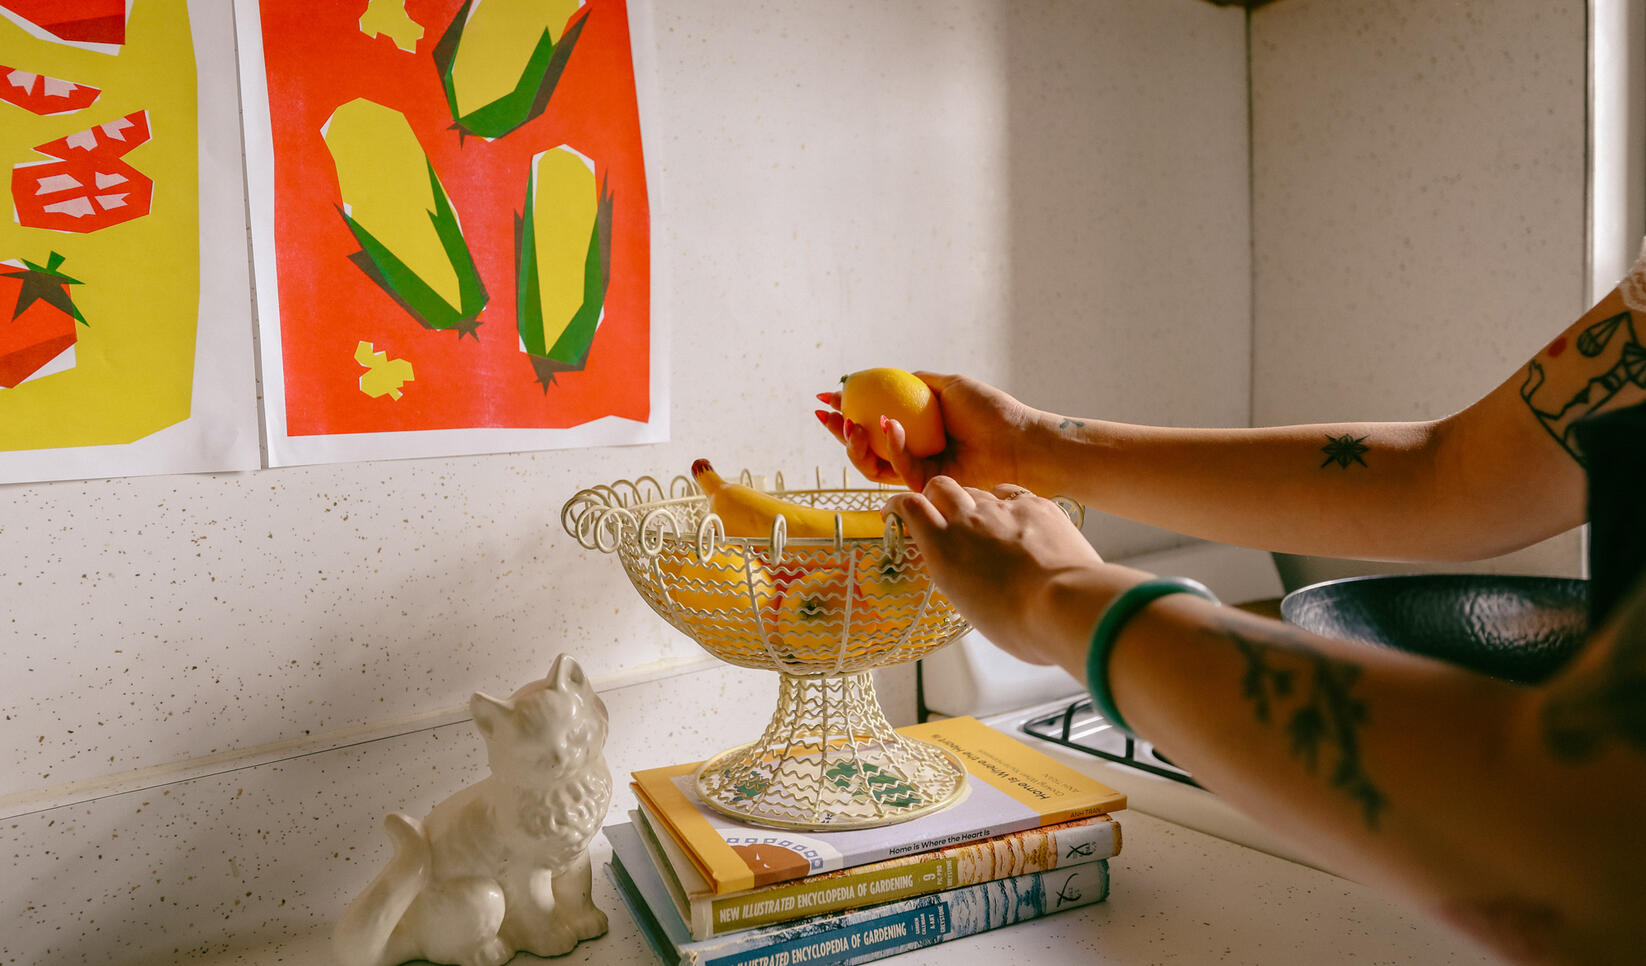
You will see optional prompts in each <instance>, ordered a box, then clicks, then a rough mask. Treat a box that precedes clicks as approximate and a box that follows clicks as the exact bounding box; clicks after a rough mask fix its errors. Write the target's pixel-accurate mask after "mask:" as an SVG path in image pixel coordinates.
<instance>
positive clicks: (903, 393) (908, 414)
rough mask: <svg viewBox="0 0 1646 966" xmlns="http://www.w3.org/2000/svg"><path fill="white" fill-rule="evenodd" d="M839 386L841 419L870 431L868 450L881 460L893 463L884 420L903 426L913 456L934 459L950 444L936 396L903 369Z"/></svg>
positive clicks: (862, 375)
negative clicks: (881, 418)
mask: <svg viewBox="0 0 1646 966" xmlns="http://www.w3.org/2000/svg"><path fill="white" fill-rule="evenodd" d="M840 383H841V386H840V412H841V415H843V416H845V417H846V418H847V419H849V420H851V421H852V422H854V423H857V424H858V425H859V426H865V427H868V430H869V448H870V449H872V450H874V452H875V455H876V456H879V457H880V458H881V459H890V456H889V455H888V453H889V446H888V445H887V442H886V434H885V432H883V431H882V430H881V428H880V417H882V416H888V417H890V418H892V419H895V420H897V421H898V422H900V423H902V424H903V431H904V434H905V437H906V438H905V442H906V444H907V446H908V450H909V453H910V455H912V456H935V455H937V454H938V453H941V452H943V447H944V446H946V445H947V444H948V437H947V436H946V435H945V434H944V432H943V412H942V410H941V409H940V408H939V406H938V402H937V396H936V395H935V394H933V393H932V390H931V387H930V386H928V385H926V384H925V383H924V382H921V381H920V377H919V376H916V375H915V374H914V373H912V372H906V371H904V370H902V369H889V368H878V369H864V370H862V371H860V372H854V373H852V374H851V375H849V376H847V377H845V378H844V379H842V380H840Z"/></svg>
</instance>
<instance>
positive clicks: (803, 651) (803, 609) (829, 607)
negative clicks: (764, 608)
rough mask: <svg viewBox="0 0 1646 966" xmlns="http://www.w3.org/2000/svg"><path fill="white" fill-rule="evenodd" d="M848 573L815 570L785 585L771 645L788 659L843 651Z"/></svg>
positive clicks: (814, 658) (822, 656) (815, 657)
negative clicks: (841, 649)
mask: <svg viewBox="0 0 1646 966" xmlns="http://www.w3.org/2000/svg"><path fill="white" fill-rule="evenodd" d="M846 593H847V590H846V573H845V571H844V570H841V569H833V568H831V569H825V570H814V571H812V572H811V573H808V574H806V575H805V576H804V577H801V578H800V579H799V580H797V581H795V582H794V583H792V584H790V585H789V586H788V587H786V588H784V590H783V593H782V599H781V600H780V601H779V602H778V604H777V607H776V610H775V616H776V621H775V624H776V627H775V628H773V634H772V645H773V647H775V648H776V650H777V652H778V655H779V656H780V657H783V658H785V659H788V660H793V659H797V658H798V659H800V660H810V661H821V660H825V659H827V658H830V657H832V656H833V655H835V654H837V653H838V652H839V651H840V648H841V645H842V640H843V638H844V636H845V633H846Z"/></svg>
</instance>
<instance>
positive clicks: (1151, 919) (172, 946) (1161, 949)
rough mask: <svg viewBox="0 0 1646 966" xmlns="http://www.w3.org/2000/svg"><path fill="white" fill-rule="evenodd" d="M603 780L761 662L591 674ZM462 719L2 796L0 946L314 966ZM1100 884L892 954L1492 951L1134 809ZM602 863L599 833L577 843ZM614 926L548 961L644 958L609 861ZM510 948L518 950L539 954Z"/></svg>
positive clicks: (734, 691)
mask: <svg viewBox="0 0 1646 966" xmlns="http://www.w3.org/2000/svg"><path fill="white" fill-rule="evenodd" d="M601 693H602V697H603V698H604V700H605V701H606V704H607V706H608V707H609V708H610V710H611V718H612V722H613V732H612V737H611V739H610V741H609V742H608V744H607V749H606V752H607V758H608V760H609V761H610V763H611V768H612V772H613V775H614V777H615V778H617V779H618V781H617V792H616V795H615V797H614V800H613V802H612V807H611V811H610V814H609V817H608V823H609V822H617V821H623V820H624V818H623V817H624V815H625V813H626V812H627V810H628V809H630V808H632V807H634V801H633V795H632V793H631V792H630V791H629V790H628V787H627V783H626V782H624V781H623V780H622V779H623V778H624V777H626V775H627V773H628V771H630V770H632V769H634V768H639V767H650V766H654V765H657V764H662V763H667V762H670V761H689V760H693V758H694V757H700V756H702V755H703V754H704V753H706V752H709V751H713V750H718V749H719V748H722V747H726V746H728V745H730V744H732V743H734V742H735V741H736V740H746V736H747V735H749V734H751V733H758V729H759V728H760V727H762V726H763V725H764V723H765V719H766V717H767V716H768V715H769V713H770V709H771V700H772V697H773V686H772V681H771V676H769V675H764V674H758V673H750V672H747V671H742V670H740V669H736V668H730V667H727V666H724V665H717V666H707V667H703V668H701V669H690V670H689V671H687V672H686V673H680V674H673V675H671V676H665V677H657V678H654V679H649V680H640V681H631V682H624V683H619V684H614V685H611V686H609V687H606V686H603V687H602V691H601ZM484 768H485V766H484V755H483V753H482V751H481V748H480V743H479V740H478V738H477V736H476V735H475V732H474V728H473V725H472V723H470V722H468V721H466V720H456V721H452V722H450V723H446V724H442V725H440V726H437V727H430V728H422V729H418V730H414V731H409V732H407V733H404V734H399V735H394V736H389V737H381V738H377V739H374V740H363V741H358V742H355V743H352V744H348V745H344V746H340V747H334V748H328V749H324V750H316V751H313V752H310V753H306V754H299V755H286V756H284V757H276V758H273V759H272V760H267V761H255V762H249V763H242V764H239V765H236V766H234V767H225V768H224V769H223V770H221V771H219V772H217V773H215V774H210V775H203V776H198V777H191V778H187V779H186V780H176V781H157V782H155V783H154V784H153V785H151V786H149V787H145V788H141V789H135V790H130V791H122V792H118V793H109V794H102V795H89V796H87V797H86V798H84V799H83V800H79V801H75V802H72V803H65V804H60V805H57V806H55V807H50V808H41V809H38V810H35V811H28V812H22V813H14V814H12V815H10V816H7V817H5V819H4V821H3V822H0V835H3V836H4V842H3V845H4V851H5V853H6V854H7V855H8V857H9V860H10V861H9V874H8V876H7V877H6V880H5V882H4V883H3V884H0V921H4V922H6V923H7V928H6V929H5V930H4V931H3V932H0V964H5V966H10V964H26V966H57V964H64V963H91V964H96V966H126V964H132V966H157V964H166V966H172V964H179V963H185V962H187V963H211V964H225V966H227V964H244V966H276V964H281V966H284V964H299V966H321V964H325V963H327V962H329V961H330V959H329V955H328V951H327V950H328V942H329V936H330V932H331V923H332V921H333V919H334V918H335V917H336V916H337V914H338V912H339V911H340V910H341V909H342V908H343V906H344V905H346V904H347V902H348V901H349V900H350V899H351V898H352V897H353V896H354V895H355V894H356V893H357V892H358V891H359V890H360V889H361V888H362V887H364V885H365V884H366V882H368V881H369V880H370V879H371V877H372V876H373V875H375V874H376V872H377V870H378V869H379V868H380V867H381V864H382V862H383V861H385V860H386V858H387V856H388V843H387V840H386V839H385V838H384V836H383V834H382V830H381V823H382V817H383V815H385V814H386V813H388V812H390V811H395V810H404V811H408V812H411V813H413V814H419V815H420V814H423V813H424V812H426V810H427V809H428V807H430V806H431V805H433V804H434V803H435V802H437V801H439V800H440V799H442V798H444V797H446V796H447V795H450V794H451V793H452V792H454V791H456V790H457V789H458V788H461V787H463V786H464V785H465V784H468V783H469V782H472V781H474V780H476V779H477V778H479V777H481V776H482V775H483V774H484ZM1119 818H1120V822H1121V826H1122V828H1123V830H1124V836H1125V837H1124V847H1123V850H1122V852H1121V854H1120V856H1119V857H1117V858H1116V859H1115V860H1114V862H1113V864H1112V866H1111V869H1112V889H1111V893H1110V897H1109V899H1108V901H1106V902H1104V903H1101V904H1099V905H1097V906H1093V907H1089V908H1086V909H1079V910H1074V911H1071V912H1066V913H1063V914H1061V915H1057V916H1052V917H1049V918H1047V919H1043V920H1039V921H1036V922H1031V923H1023V924H1019V925H1016V926H1012V927H1008V928H1006V929H1002V930H998V931H995V932H991V933H984V934H982V935H979V936H973V937H968V938H966V939H961V940H956V941H953V942H950V943H945V944H942V945H939V946H936V947H932V948H930V949H924V950H917V951H915V952H912V953H907V954H904V955H903V956H901V957H897V958H894V959H892V960H887V962H894V963H896V964H897V966H936V964H940V963H941V964H952V963H956V962H963V963H973V962H976V963H1007V962H1010V963H1013V964H1014V966H1042V964H1044V966H1058V964H1082V966H1085V964H1093V963H1113V964H1152V963H1185V964H1201V963H1213V962H1216V963H1235V964H1239V963H1249V964H1254V966H1255V964H1263V966H1283V964H1288V963H1297V964H1308V966H1315V964H1321V963H1341V962H1351V961H1352V962H1355V963H1423V964H1431V963H1433V964H1442V963H1486V962H1489V960H1487V959H1486V958H1485V957H1484V956H1482V955H1480V954H1479V953H1477V952H1476V951H1475V950H1473V949H1472V948H1471V947H1469V946H1468V945H1467V944H1466V943H1465V942H1464V941H1463V940H1461V939H1459V938H1457V937H1455V936H1452V935H1451V934H1449V933H1447V932H1446V931H1444V930H1443V929H1441V928H1440V927H1438V926H1436V925H1434V924H1432V923H1430V922H1428V921H1426V920H1424V919H1423V918H1421V917H1419V916H1416V915H1413V914H1411V913H1409V912H1408V911H1406V910H1404V909H1401V908H1398V907H1396V906H1395V905H1394V904H1392V903H1391V902H1389V901H1388V900H1386V899H1385V898H1383V897H1381V896H1379V895H1378V894H1376V893H1374V892H1373V891H1372V890H1370V889H1367V888H1365V887H1363V886H1360V885H1357V884H1355V883H1352V882H1348V881H1345V880H1343V879H1340V878H1337V877H1335V876H1332V875H1329V874H1327V873H1324V872H1321V871H1319V870H1316V869H1313V868H1310V867H1308V866H1305V865H1301V864H1298V863H1296V862H1292V861H1289V860H1287V859H1284V858H1279V857H1276V856H1274V855H1270V854H1266V853H1265V852H1262V851H1258V850H1256V849H1252V848H1247V847H1244V846H1240V845H1235V844H1233V843H1231V842H1228V841H1225V840H1223V839H1221V838H1217V837H1214V836H1212V835H1209V834H1205V833H1202V832H1198V831H1194V830H1192V829H1189V828H1186V827H1184V826H1181V825H1175V824H1172V823H1169V822H1166V821H1163V820H1161V819H1159V818H1155V817H1152V816H1150V815H1147V814H1144V813H1143V812H1140V811H1136V810H1128V811H1125V812H1122V813H1120V814H1119ZM590 851H591V855H592V857H593V859H594V861H595V863H596V865H597V867H598V866H601V865H603V864H604V862H605V860H606V858H607V856H608V855H609V849H608V847H607V845H606V842H605V839H604V838H603V837H600V838H597V839H596V840H595V842H594V844H593V846H592V847H591V849H590ZM595 895H596V902H597V903H598V904H599V905H600V907H601V908H602V909H604V910H605V911H606V913H607V915H608V917H609V918H610V920H611V931H610V933H608V934H607V935H606V936H604V937H602V938H601V939H598V940H594V941H592V942H588V943H584V944H583V945H582V946H580V947H578V948H577V950H575V951H574V952H573V953H571V954H570V955H568V956H565V957H562V958H559V959H556V960H552V961H553V962H556V963H564V964H568V966H570V964H580V963H587V964H596V966H619V964H631V963H632V964H641V966H644V964H650V963H652V962H654V961H655V960H654V959H653V957H652V954H651V952H650V950H649V948H648V947H647V946H646V944H645V942H644V940H643V939H642V938H641V937H640V936H639V934H638V933H637V932H636V929H635V926H634V923H633V921H632V920H631V919H630V918H629V915H628V911H627V909H626V908H625V907H624V906H623V904H622V901H621V900H620V899H619V898H618V897H617V895H616V893H615V891H614V890H613V888H612V885H611V883H610V882H609V881H608V880H607V879H606V877H605V875H604V874H603V872H602V871H597V873H596V875H595ZM542 961H545V960H538V959H535V958H534V957H530V956H520V957H517V958H516V960H515V963H516V964H521V963H529V962H542Z"/></svg>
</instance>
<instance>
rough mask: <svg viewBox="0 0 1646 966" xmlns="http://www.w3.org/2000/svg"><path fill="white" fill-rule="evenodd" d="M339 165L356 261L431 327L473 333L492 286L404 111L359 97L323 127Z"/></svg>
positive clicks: (339, 182)
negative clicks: (486, 282)
mask: <svg viewBox="0 0 1646 966" xmlns="http://www.w3.org/2000/svg"><path fill="white" fill-rule="evenodd" d="M321 135H322V136H323V137H324V138H325V141H326V147H327V149H328V150H330V151H331V156H332V161H333V163H334V164H335V165H336V167H337V186H338V189H339V191H340V192H341V196H342V204H341V205H340V207H339V210H340V211H341V212H342V215H343V220H344V221H345V222H346V223H347V224H348V226H349V230H350V231H351V232H353V233H354V237H355V240H356V241H358V242H359V243H360V251H359V252H357V253H355V254H354V255H352V256H350V258H351V260H353V261H354V263H355V264H356V265H358V266H360V268H361V270H362V271H364V272H365V273H366V274H367V275H368V276H370V277H371V279H372V281H374V282H376V283H377V284H378V286H379V287H381V288H382V289H383V291H384V292H387V293H388V295H389V297H391V298H393V299H394V300H395V301H396V302H398V303H399V304H400V306H401V307H402V308H404V309H405V310H406V311H407V312H409V313H411V315H412V317H413V318H415V319H417V321H418V322H420V323H422V325H423V326H424V327H425V328H428V329H433V330H436V331H445V330H447V329H456V330H457V333H458V337H459V338H462V336H463V335H465V334H473V333H474V331H475V329H476V328H478V327H479V325H480V322H479V318H480V312H481V310H482V309H484V308H485V307H486V301H487V295H486V288H485V286H484V285H483V284H482V283H481V281H480V274H479V272H477V271H476V270H475V266H474V258H473V256H472V255H470V253H469V248H468V245H467V244H466V243H465V242H464V240H463V228H462V226H461V225H460V224H459V223H458V220H457V213H456V212H455V211H453V210H452V205H451V199H450V197H448V196H447V194H446V191H445V189H444V188H442V187H441V186H440V179H439V177H437V176H436V175H435V172H434V166H433V165H432V164H430V163H429V159H428V156H427V155H426V154H424V153H423V148H422V146H421V145H420V144H418V142H417V135H416V134H414V133H413V132H412V129H411V125H410V124H409V123H407V121H406V118H405V116H404V115H402V114H401V113H400V112H399V111H396V110H392V109H390V108H387V107H384V106H382V105H381V104H377V103H374V102H372V101H369V100H366V99H365V98H357V99H355V100H352V101H349V102H348V103H347V104H344V105H343V106H341V107H339V108H338V109H337V110H336V111H334V112H333V113H332V116H331V117H330V118H329V119H328V120H327V121H326V123H325V125H324V126H323V127H322V128H321Z"/></svg>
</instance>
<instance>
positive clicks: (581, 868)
mask: <svg viewBox="0 0 1646 966" xmlns="http://www.w3.org/2000/svg"><path fill="white" fill-rule="evenodd" d="M469 708H470V710H471V711H472V712H473V713H474V723H475V726H476V727H478V728H479V729H480V734H481V736H482V737H483V738H485V741H486V754H487V758H488V760H489V763H490V765H491V775H490V776H488V777H487V778H484V779H482V780H481V781H479V782H476V783H475V784H473V785H470V786H469V787H468V788H465V789H463V790H462V791H460V792H458V793H457V794H455V795H453V796H452V797H450V798H448V799H446V800H445V801H443V802H441V803H440V804H439V805H436V806H435V807H434V810H433V811H431V812H430V813H429V816H428V818H427V819H425V820H424V821H422V822H419V821H417V820H416V819H414V818H412V817H411V816H409V815H405V814H403V813H400V812H396V813H394V814H392V815H390V816H389V817H388V819H387V820H386V821H385V822H384V825H385V827H386V828H387V829H388V833H389V838H390V839H391V840H393V842H394V857H393V858H392V859H390V860H389V863H388V865H387V866H386V867H385V868H384V869H383V871H382V872H380V873H378V875H377V878H375V879H373V880H372V883H371V885H369V886H367V887H366V890H365V891H364V892H362V893H361V894H360V896H359V897H358V898H356V899H355V900H354V902H352V903H350V905H349V907H348V909H347V910H346V911H345V912H344V913H343V917H342V919H340V920H339V921H338V924H337V929H336V932H335V933H334V934H333V937H332V948H333V952H334V954H335V956H336V958H337V961H338V963H340V964H341V966H391V964H395V963H403V962H405V961H407V960H412V959H427V960H431V961H433V962H436V963H453V964H459V966H498V964H501V963H505V962H508V961H509V960H510V959H511V958H513V957H514V954H515V953H516V952H518V951H525V952H529V953H533V954H535V955H538V956H560V955H564V954H565V953H568V952H570V951H571V950H572V948H573V947H574V946H576V945H577V944H578V942H579V941H581V940H584V939H592V938H594V937H595V936H600V935H604V934H605V932H606V915H605V913H603V912H601V911H600V910H599V909H597V908H595V906H594V903H593V901H592V900H591V899H590V897H589V891H590V888H591V885H592V883H591V877H590V871H589V853H588V845H589V841H590V840H591V839H593V837H594V834H595V832H596V831H597V830H598V829H599V828H600V825H601V823H602V822H604V821H605V819H606V809H607V806H608V804H609V803H610V801H611V794H612V782H611V772H610V770H609V769H608V768H607V767H606V759H605V756H604V754H603V749H604V748H605V743H606V733H607V719H606V706H605V704H603V703H602V702H601V700H600V698H599V696H598V695H596V694H595V692H594V689H593V688H592V687H590V685H589V681H588V678H587V677H585V676H584V674H583V669H582V668H580V667H578V665H577V662H576V661H574V660H572V659H571V658H570V657H568V656H566V655H564V654H562V655H560V656H559V657H557V658H556V659H555V661H554V666H553V667H552V668H550V670H549V676H548V677H546V678H544V679H543V680H541V681H533V682H532V683H531V684H528V685H526V686H525V687H523V688H521V689H520V690H519V691H516V692H515V693H514V694H513V695H512V696H511V697H509V699H508V700H506V701H499V700H497V699H496V698H490V697H487V696H486V695H484V694H479V693H476V694H475V695H474V697H473V698H472V699H471V700H470V701H469Z"/></svg>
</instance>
